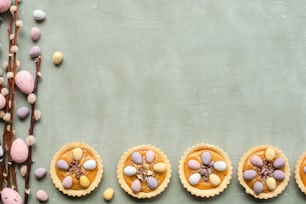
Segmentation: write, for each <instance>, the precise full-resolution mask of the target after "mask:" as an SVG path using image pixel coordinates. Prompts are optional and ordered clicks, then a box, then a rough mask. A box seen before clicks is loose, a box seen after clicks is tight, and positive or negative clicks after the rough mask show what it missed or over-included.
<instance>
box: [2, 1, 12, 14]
mask: <svg viewBox="0 0 306 204" xmlns="http://www.w3.org/2000/svg"><path fill="white" fill-rule="evenodd" d="M11 4H12V1H11V0H1V1H0V13H4V12H6V11H7V10H8V9H9V8H10V7H11Z"/></svg>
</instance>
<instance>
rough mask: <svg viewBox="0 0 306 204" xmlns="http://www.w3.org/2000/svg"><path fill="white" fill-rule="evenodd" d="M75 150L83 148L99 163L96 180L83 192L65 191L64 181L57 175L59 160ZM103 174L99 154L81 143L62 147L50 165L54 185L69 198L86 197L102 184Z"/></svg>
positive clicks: (82, 190)
mask: <svg viewBox="0 0 306 204" xmlns="http://www.w3.org/2000/svg"><path fill="white" fill-rule="evenodd" d="M74 148H81V149H85V150H86V151H89V152H90V153H91V154H92V155H93V158H94V159H95V160H96V162H97V167H96V168H97V172H96V177H95V179H94V180H93V181H92V183H91V184H90V186H89V187H88V188H86V189H81V190H73V189H65V188H64V187H63V185H62V181H61V180H60V178H59V177H58V175H57V173H56V163H57V160H58V158H59V157H60V156H61V155H62V154H64V153H65V152H67V151H69V150H72V149H74ZM102 173H103V164H102V160H101V158H100V156H99V154H98V152H97V151H96V150H95V149H94V148H92V147H91V146H89V145H87V144H84V143H81V142H72V143H68V144H66V145H64V146H62V147H61V148H60V149H59V150H58V151H57V152H56V153H55V154H54V156H53V158H52V161H51V164H50V175H51V179H52V182H53V184H54V185H55V187H56V188H57V189H58V190H59V191H61V192H62V193H64V194H65V195H68V196H72V197H81V196H85V195H87V194H89V193H91V192H92V191H93V190H94V189H95V188H96V187H97V186H98V185H99V183H100V181H101V179H102Z"/></svg>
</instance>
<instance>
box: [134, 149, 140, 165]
mask: <svg viewBox="0 0 306 204" xmlns="http://www.w3.org/2000/svg"><path fill="white" fill-rule="evenodd" d="M132 160H133V162H135V164H141V163H142V156H141V154H140V153H139V152H133V154H132Z"/></svg>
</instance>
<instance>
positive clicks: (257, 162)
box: [251, 155, 263, 167]
mask: <svg viewBox="0 0 306 204" xmlns="http://www.w3.org/2000/svg"><path fill="white" fill-rule="evenodd" d="M251 163H252V164H253V165H254V166H257V167H261V166H262V165H263V161H262V159H261V158H260V157H259V156H257V155H254V156H253V157H252V158H251Z"/></svg>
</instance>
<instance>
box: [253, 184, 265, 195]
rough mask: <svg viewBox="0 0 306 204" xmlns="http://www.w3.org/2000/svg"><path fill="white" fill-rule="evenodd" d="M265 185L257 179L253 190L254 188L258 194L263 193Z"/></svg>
mask: <svg viewBox="0 0 306 204" xmlns="http://www.w3.org/2000/svg"><path fill="white" fill-rule="evenodd" d="M263 187H264V186H263V184H262V183H261V182H259V181H256V183H254V185H253V190H254V192H255V194H256V195H258V194H260V193H262V191H263Z"/></svg>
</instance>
